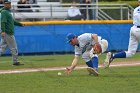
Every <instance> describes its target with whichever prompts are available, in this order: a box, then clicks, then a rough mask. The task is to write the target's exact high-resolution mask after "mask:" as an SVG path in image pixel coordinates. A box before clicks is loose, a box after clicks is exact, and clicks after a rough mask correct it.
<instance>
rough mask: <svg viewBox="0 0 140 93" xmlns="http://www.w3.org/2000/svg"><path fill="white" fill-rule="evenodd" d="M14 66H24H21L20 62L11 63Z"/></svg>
mask: <svg viewBox="0 0 140 93" xmlns="http://www.w3.org/2000/svg"><path fill="white" fill-rule="evenodd" d="M13 65H14V66H20V65H24V64H21V63H20V62H16V63H13Z"/></svg>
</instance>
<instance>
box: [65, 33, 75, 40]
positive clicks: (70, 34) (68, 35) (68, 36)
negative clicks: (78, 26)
mask: <svg viewBox="0 0 140 93" xmlns="http://www.w3.org/2000/svg"><path fill="white" fill-rule="evenodd" d="M74 37H76V35H74V34H72V33H68V34H67V42H70V41H71V40H72V39H73V38H74Z"/></svg>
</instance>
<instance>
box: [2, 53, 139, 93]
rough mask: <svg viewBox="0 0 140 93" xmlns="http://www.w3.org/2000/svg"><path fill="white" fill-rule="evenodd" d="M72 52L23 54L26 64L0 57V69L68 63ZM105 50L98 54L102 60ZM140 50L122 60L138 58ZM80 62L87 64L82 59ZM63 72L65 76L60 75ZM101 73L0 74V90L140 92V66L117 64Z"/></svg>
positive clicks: (30, 92)
mask: <svg viewBox="0 0 140 93" xmlns="http://www.w3.org/2000/svg"><path fill="white" fill-rule="evenodd" d="M73 57H74V56H73V55H52V56H20V57H19V59H20V61H21V62H22V63H24V64H25V65H24V66H19V67H16V66H12V62H11V57H0V69H1V70H3V69H22V68H42V67H44V68H47V67H62V66H64V67H66V66H69V65H70V64H71V62H72V60H73ZM104 58H105V54H103V55H102V56H99V61H100V64H102V63H103V60H104ZM139 60H140V53H137V54H136V55H135V56H133V57H132V58H127V59H116V60H114V62H120V61H126V62H128V61H139ZM79 65H85V63H84V62H83V60H82V59H80V62H79ZM57 72H61V73H62V76H58V75H57ZM99 73H100V75H99V77H94V76H89V75H88V73H87V71H86V69H82V70H75V71H73V73H72V74H71V75H70V76H67V75H65V74H64V71H48V72H43V71H40V72H34V73H21V74H0V93H139V91H140V88H139V87H140V83H139V81H140V67H139V66H136V67H115V68H110V69H103V68H100V69H99Z"/></svg>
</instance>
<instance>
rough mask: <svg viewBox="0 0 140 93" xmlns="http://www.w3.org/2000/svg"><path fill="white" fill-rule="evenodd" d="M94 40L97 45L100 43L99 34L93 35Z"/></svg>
mask: <svg viewBox="0 0 140 93" xmlns="http://www.w3.org/2000/svg"><path fill="white" fill-rule="evenodd" d="M92 39H93V40H94V41H95V43H98V35H97V34H93V35H92Z"/></svg>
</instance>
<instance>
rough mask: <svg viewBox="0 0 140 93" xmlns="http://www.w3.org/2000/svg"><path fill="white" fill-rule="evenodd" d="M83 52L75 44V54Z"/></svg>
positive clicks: (78, 54)
mask: <svg viewBox="0 0 140 93" xmlns="http://www.w3.org/2000/svg"><path fill="white" fill-rule="evenodd" d="M81 54H82V49H81V48H80V47H78V46H75V56H80V55H81Z"/></svg>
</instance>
